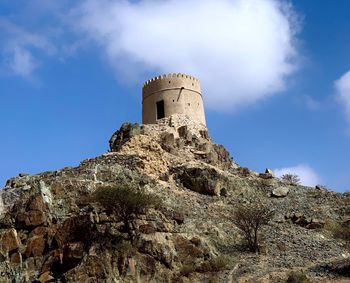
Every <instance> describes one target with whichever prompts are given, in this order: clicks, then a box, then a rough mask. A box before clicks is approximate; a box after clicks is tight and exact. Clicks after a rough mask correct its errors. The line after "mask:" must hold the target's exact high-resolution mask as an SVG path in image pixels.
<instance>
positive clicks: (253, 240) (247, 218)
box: [232, 203, 273, 252]
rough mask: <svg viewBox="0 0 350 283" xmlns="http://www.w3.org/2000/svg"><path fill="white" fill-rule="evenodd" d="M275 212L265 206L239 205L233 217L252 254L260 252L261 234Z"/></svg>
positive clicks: (255, 204) (253, 204) (254, 204)
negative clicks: (262, 228) (261, 230)
mask: <svg viewBox="0 0 350 283" xmlns="http://www.w3.org/2000/svg"><path fill="white" fill-rule="evenodd" d="M272 216H273V211H272V210H271V209H270V208H269V207H267V206H264V205H260V204H257V203H251V204H249V205H239V206H237V208H236V209H235V212H234V214H233V217H232V221H233V223H234V224H235V225H236V226H237V227H238V228H239V229H240V230H241V231H242V233H243V235H244V238H245V240H246V241H247V244H248V249H249V250H250V251H251V252H259V232H260V229H261V227H262V226H263V225H266V224H267V223H268V222H269V221H270V220H271V218H272Z"/></svg>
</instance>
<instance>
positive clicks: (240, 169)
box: [237, 167, 250, 177]
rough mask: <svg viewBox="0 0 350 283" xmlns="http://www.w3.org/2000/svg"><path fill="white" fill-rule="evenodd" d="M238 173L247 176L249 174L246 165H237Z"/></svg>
mask: <svg viewBox="0 0 350 283" xmlns="http://www.w3.org/2000/svg"><path fill="white" fill-rule="evenodd" d="M237 170H238V173H239V174H241V175H242V176H244V177H248V176H249V175H250V170H249V168H247V167H238V168H237Z"/></svg>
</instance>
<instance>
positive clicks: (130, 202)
mask: <svg viewBox="0 0 350 283" xmlns="http://www.w3.org/2000/svg"><path fill="white" fill-rule="evenodd" d="M93 198H94V200H95V201H97V202H98V203H100V204H101V205H102V206H103V207H104V208H105V209H106V211H107V212H108V213H111V214H114V215H115V216H116V217H117V220H119V221H121V222H122V223H123V227H124V231H125V232H126V233H127V234H128V238H129V240H130V242H131V243H132V244H133V243H134V240H135V238H134V235H133V231H134V230H135V229H134V227H133V221H134V220H135V218H137V217H138V216H139V215H140V214H143V213H146V212H147V210H148V209H150V208H151V207H158V206H159V205H160V200H159V198H158V197H156V196H154V195H150V194H146V193H144V192H143V191H140V190H137V189H134V188H130V187H128V186H110V187H100V188H98V189H97V190H96V192H95V193H94V195H93Z"/></svg>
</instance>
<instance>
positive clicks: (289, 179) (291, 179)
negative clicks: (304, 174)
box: [281, 174, 300, 186]
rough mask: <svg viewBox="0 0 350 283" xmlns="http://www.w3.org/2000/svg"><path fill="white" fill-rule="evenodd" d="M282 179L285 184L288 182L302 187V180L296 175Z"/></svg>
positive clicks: (286, 175)
mask: <svg viewBox="0 0 350 283" xmlns="http://www.w3.org/2000/svg"><path fill="white" fill-rule="evenodd" d="M281 179H282V181H283V182H286V183H288V184H289V185H293V186H296V185H300V178H299V176H298V175H295V174H284V175H283V176H282V177H281Z"/></svg>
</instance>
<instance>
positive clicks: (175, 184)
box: [0, 115, 350, 282]
mask: <svg viewBox="0 0 350 283" xmlns="http://www.w3.org/2000/svg"><path fill="white" fill-rule="evenodd" d="M111 185H112V186H113V185H127V186H130V187H133V188H135V189H139V188H143V190H145V191H146V192H147V193H149V194H153V195H156V196H157V197H159V198H160V199H161V200H162V204H161V206H160V207H158V208H155V209H151V210H149V211H148V212H147V213H146V214H142V215H140V216H138V217H137V218H136V220H135V221H134V222H133V223H132V226H133V229H134V232H135V233H136V231H137V233H138V241H137V243H135V244H134V246H133V247H132V248H130V247H129V246H127V245H126V246H122V245H121V244H120V242H119V240H118V239H120V237H122V236H123V235H124V233H125V232H124V231H123V229H122V225H121V223H120V222H118V221H117V220H116V218H115V217H114V215H113V214H110V213H109V212H108V211H106V210H105V209H104V208H103V207H101V206H99V205H98V204H96V203H95V202H94V201H93V198H92V195H93V193H94V192H95V191H96V189H98V188H99V187H101V186H111ZM284 186H285V184H283V183H282V182H281V181H280V180H279V179H277V178H274V177H273V174H272V173H271V172H266V173H264V174H260V175H259V174H257V173H254V172H252V171H250V170H248V169H247V168H241V167H239V166H238V165H237V164H236V163H234V161H232V159H231V158H230V155H229V153H228V152H227V151H226V150H225V148H224V147H223V146H220V145H215V144H213V143H212V142H211V140H210V138H209V134H208V131H207V129H206V128H205V127H204V126H203V125H200V124H197V123H195V122H193V121H191V120H190V119H188V118H187V117H186V116H179V115H177V116H171V117H169V118H166V119H162V120H160V121H159V123H158V124H154V125H138V124H127V123H126V124H123V125H122V127H121V128H120V130H118V131H117V132H116V133H114V134H113V136H112V138H111V139H110V151H109V152H108V153H105V154H103V155H101V156H98V157H96V158H92V159H88V160H84V161H82V162H81V164H80V165H79V166H78V167H75V168H63V169H61V170H57V171H53V172H44V173H41V174H38V175H34V176H29V175H27V174H20V176H18V177H14V178H11V179H9V180H8V181H7V182H6V186H5V188H3V189H2V190H0V240H1V241H0V275H1V280H0V281H1V282H176V281H179V282H286V279H287V276H288V273H289V271H291V270H302V271H304V272H306V273H307V275H308V276H309V277H310V278H314V279H315V280H316V282H327V281H326V280H333V281H334V280H337V278H340V276H344V273H342V275H339V274H338V275H336V274H331V273H330V272H331V271H330V270H332V269H331V268H326V267H325V266H332V265H331V264H332V262H337V261H338V260H344V258H346V257H348V256H349V254H348V252H347V249H346V246H345V244H344V242H342V241H339V240H336V239H334V238H333V237H331V235H330V233H329V231H327V230H325V229H324V228H323V227H324V226H325V223H328V222H330V221H336V222H339V223H340V222H342V223H345V222H346V219H348V218H346V217H347V216H348V214H349V212H350V211H349V203H350V202H349V196H348V195H346V194H340V193H334V192H330V191H327V190H318V189H313V188H306V187H302V186H293V187H290V188H289V189H288V191H287V190H286V189H285V187H284ZM271 192H272V193H271ZM252 202H257V203H259V204H264V205H266V206H269V207H271V208H273V210H274V215H275V216H274V218H273V219H272V221H270V222H269V224H268V225H267V226H265V227H264V231H263V234H264V241H263V242H262V248H261V250H263V252H262V253H261V254H251V253H249V252H246V251H245V249H243V248H242V243H243V242H242V234H241V232H240V231H239V230H238V229H237V227H236V226H235V225H234V224H233V222H232V220H231V219H232V215H233V213H234V210H235V208H236V207H237V206H238V205H239V204H242V203H243V204H244V203H252ZM223 261H224V264H222V262H223ZM220 262H221V265H220ZM220 266H221V267H220ZM342 268H343V265H342ZM345 268H346V267H345ZM342 270H343V269H342ZM345 274H348V273H346V272H345ZM322 280H325V281H322ZM334 282H336V281H334ZM339 282H340V281H339Z"/></svg>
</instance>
